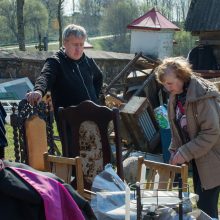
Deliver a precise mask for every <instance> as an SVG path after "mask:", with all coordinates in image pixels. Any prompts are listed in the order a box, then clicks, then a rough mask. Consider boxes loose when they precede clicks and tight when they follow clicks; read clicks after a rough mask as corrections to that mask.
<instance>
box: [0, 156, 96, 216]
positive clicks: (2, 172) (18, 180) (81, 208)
mask: <svg viewBox="0 0 220 220" xmlns="http://www.w3.org/2000/svg"><path fill="white" fill-rule="evenodd" d="M0 213H1V219H4V220H11V219H16V220H30V219H32V220H73V219H74V220H83V219H86V220H87V219H88V220H90V219H91V220H93V219H96V217H95V215H94V213H93V210H92V209H91V206H90V204H89V202H88V201H87V200H85V199H84V198H83V197H81V196H80V195H79V194H78V193H77V192H76V191H75V190H74V189H73V187H72V186H71V185H69V184H66V183H64V182H63V181H62V180H61V179H59V178H58V177H57V176H55V175H54V174H52V173H48V172H41V171H37V170H35V169H33V168H32V167H30V166H28V165H25V164H22V163H15V162H10V161H6V160H0Z"/></svg>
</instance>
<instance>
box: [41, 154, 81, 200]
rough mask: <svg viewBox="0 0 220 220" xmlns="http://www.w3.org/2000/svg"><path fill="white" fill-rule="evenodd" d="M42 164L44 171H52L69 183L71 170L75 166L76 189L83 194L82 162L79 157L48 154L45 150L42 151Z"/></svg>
mask: <svg viewBox="0 0 220 220" xmlns="http://www.w3.org/2000/svg"><path fill="white" fill-rule="evenodd" d="M44 165H45V171H48V172H51V173H54V174H55V175H57V176H58V177H59V178H61V179H62V180H63V181H64V182H66V183H68V184H70V183H71V178H72V170H73V167H75V170H76V172H75V173H76V182H77V188H76V190H77V191H78V193H79V194H80V195H82V196H84V189H83V186H84V183H83V173H82V164H81V158H80V157H75V158H67V157H61V156H54V155H49V154H48V153H47V152H45V153H44Z"/></svg>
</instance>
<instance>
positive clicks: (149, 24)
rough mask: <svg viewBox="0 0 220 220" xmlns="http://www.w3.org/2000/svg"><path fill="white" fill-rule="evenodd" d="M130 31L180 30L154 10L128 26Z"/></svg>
mask: <svg viewBox="0 0 220 220" xmlns="http://www.w3.org/2000/svg"><path fill="white" fill-rule="evenodd" d="M127 28H128V29H142V30H155V31H159V30H162V29H173V30H176V31H179V30H180V28H179V27H177V26H176V25H175V24H173V23H172V22H170V21H169V20H168V19H167V18H165V17H164V16H163V15H162V14H161V13H160V12H159V11H156V10H155V8H152V9H151V10H150V11H148V12H147V13H146V14H144V15H142V16H141V17H139V18H137V19H135V20H134V21H132V23H131V24H129V25H128V26H127Z"/></svg>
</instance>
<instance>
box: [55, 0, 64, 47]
mask: <svg viewBox="0 0 220 220" xmlns="http://www.w3.org/2000/svg"><path fill="white" fill-rule="evenodd" d="M63 2H64V0H59V3H58V11H57V20H58V24H59V47H62V43H63V42H62V41H63V39H62V29H63V27H62V4H63Z"/></svg>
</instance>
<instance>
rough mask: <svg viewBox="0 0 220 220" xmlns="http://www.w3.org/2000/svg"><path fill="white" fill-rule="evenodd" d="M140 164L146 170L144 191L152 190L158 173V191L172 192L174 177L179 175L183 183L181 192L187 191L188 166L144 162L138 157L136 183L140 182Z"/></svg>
mask: <svg viewBox="0 0 220 220" xmlns="http://www.w3.org/2000/svg"><path fill="white" fill-rule="evenodd" d="M142 164H144V165H145V166H146V169H147V170H148V172H147V178H146V189H153V185H154V177H155V175H156V173H157V172H158V174H159V175H160V179H159V189H163V190H172V188H173V183H174V179H175V175H176V174H180V176H181V178H182V182H183V192H186V191H187V179H188V166H187V165H186V164H183V165H181V166H174V165H171V164H166V163H159V162H155V161H150V160H145V159H144V158H143V157H139V158H138V177H137V181H138V182H140V181H141V172H142Z"/></svg>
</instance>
